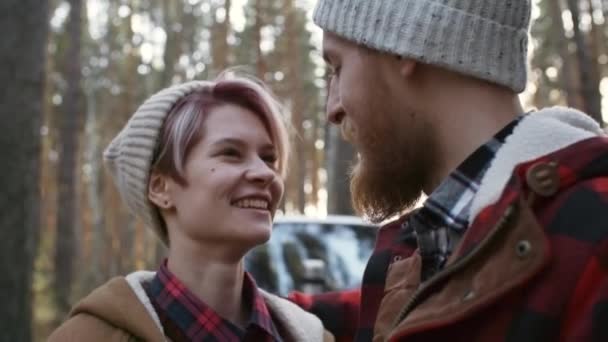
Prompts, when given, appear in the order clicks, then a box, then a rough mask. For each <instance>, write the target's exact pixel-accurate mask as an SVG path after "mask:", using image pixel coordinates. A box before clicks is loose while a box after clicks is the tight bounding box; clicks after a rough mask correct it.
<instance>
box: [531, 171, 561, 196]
mask: <svg viewBox="0 0 608 342" xmlns="http://www.w3.org/2000/svg"><path fill="white" fill-rule="evenodd" d="M526 183H527V184H528V186H529V187H530V189H531V190H532V191H534V192H535V193H536V194H538V195H540V196H543V197H550V196H553V195H555V193H557V191H558V190H559V172H558V165H557V163H555V162H549V163H545V162H540V163H537V164H534V165H532V166H531V167H530V168H529V169H528V171H527V172H526Z"/></svg>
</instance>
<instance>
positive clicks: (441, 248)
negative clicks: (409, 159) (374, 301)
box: [403, 116, 523, 281]
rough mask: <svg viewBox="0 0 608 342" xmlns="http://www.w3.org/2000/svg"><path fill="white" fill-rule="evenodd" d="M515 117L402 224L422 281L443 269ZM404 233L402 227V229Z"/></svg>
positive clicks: (462, 233) (519, 118) (513, 126)
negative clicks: (413, 243) (412, 240)
mask: <svg viewBox="0 0 608 342" xmlns="http://www.w3.org/2000/svg"><path fill="white" fill-rule="evenodd" d="M522 118H523V116H519V117H518V118H517V119H516V120H514V121H513V122H511V123H510V124H509V125H507V126H506V127H505V128H503V129H502V130H501V131H500V132H498V133H497V134H496V135H495V136H494V137H493V138H492V139H490V141H488V142H487V143H486V144H484V145H483V146H481V147H479V148H478V149H477V150H476V151H475V152H473V154H471V155H470V156H469V157H468V158H467V159H466V160H465V161H464V162H462V163H461V164H460V166H458V168H456V170H454V171H453V172H452V173H451V174H450V175H449V176H448V177H447V178H446V179H445V180H444V181H443V182H442V183H441V184H440V185H439V186H438V187H437V189H435V191H433V193H432V194H431V195H430V196H429V197H428V198H427V200H426V201H425V202H424V205H423V206H422V208H421V209H420V210H418V211H417V212H416V214H414V215H411V217H410V219H409V220H407V221H406V222H404V226H405V225H410V226H411V227H412V229H413V231H414V233H415V235H416V238H417V242H418V248H419V250H420V256H421V258H422V273H421V279H422V281H424V280H426V279H428V278H430V277H431V276H433V275H434V274H435V273H437V272H438V271H439V270H441V269H442V268H443V266H444V265H445V262H446V261H447V259H448V257H449V256H450V254H452V251H453V250H454V247H455V246H456V245H457V244H458V242H459V241H460V239H461V237H462V236H463V235H464V233H465V231H466V229H467V227H468V226H469V222H468V216H469V209H470V207H471V202H473V199H474V198H475V195H476V194H477V190H479V183H480V182H481V179H482V178H483V176H484V174H485V172H486V171H487V170H488V168H489V167H490V163H491V161H492V160H493V159H494V156H495V155H496V152H497V151H498V149H500V147H501V146H502V145H503V144H504V142H505V139H506V138H507V137H508V136H509V135H511V133H512V132H513V129H514V128H515V126H516V125H517V124H518V123H519V122H520V121H521V119H522ZM403 229H404V230H407V228H406V227H403Z"/></svg>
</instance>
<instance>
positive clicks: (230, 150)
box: [220, 148, 241, 157]
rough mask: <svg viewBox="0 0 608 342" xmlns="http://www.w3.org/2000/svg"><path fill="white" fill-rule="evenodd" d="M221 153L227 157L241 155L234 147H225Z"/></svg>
mask: <svg viewBox="0 0 608 342" xmlns="http://www.w3.org/2000/svg"><path fill="white" fill-rule="evenodd" d="M220 154H221V155H222V156H227V157H239V156H240V155H241V153H240V152H239V151H238V150H237V149H234V148H228V149H225V150H223V151H222V152H221V153H220Z"/></svg>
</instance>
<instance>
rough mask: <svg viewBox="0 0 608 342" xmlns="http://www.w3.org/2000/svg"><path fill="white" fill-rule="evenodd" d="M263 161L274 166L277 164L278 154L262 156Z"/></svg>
mask: <svg viewBox="0 0 608 342" xmlns="http://www.w3.org/2000/svg"><path fill="white" fill-rule="evenodd" d="M262 160H264V161H265V162H266V163H268V164H274V163H276V162H277V160H278V158H277V156H276V154H269V155H265V156H262Z"/></svg>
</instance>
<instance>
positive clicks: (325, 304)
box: [288, 289, 361, 342]
mask: <svg viewBox="0 0 608 342" xmlns="http://www.w3.org/2000/svg"><path fill="white" fill-rule="evenodd" d="M288 298H289V300H291V301H293V302H294V303H296V304H298V305H299V306H300V307H302V308H303V309H304V310H306V311H308V312H310V313H312V314H314V315H316V316H317V317H319V319H321V321H322V322H323V325H324V326H325V329H327V330H329V331H330V332H331V333H332V334H333V335H334V337H335V338H336V341H337V342H346V341H349V342H350V341H353V339H354V337H355V333H356V331H357V326H358V322H359V308H360V303H361V291H360V290H358V289H357V290H348V291H339V292H328V293H323V294H318V295H308V294H304V293H301V292H293V293H291V294H290V295H289V297H288Z"/></svg>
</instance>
